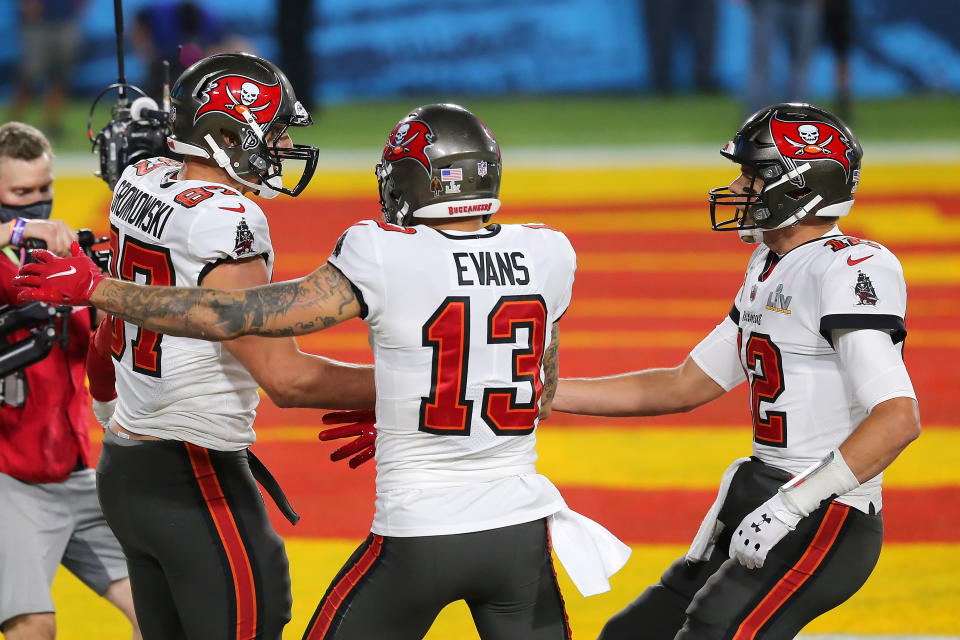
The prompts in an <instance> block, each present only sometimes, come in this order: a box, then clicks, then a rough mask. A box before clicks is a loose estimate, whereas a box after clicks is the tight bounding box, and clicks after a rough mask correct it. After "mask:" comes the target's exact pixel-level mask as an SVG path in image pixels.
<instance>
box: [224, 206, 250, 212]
mask: <svg viewBox="0 0 960 640" xmlns="http://www.w3.org/2000/svg"><path fill="white" fill-rule="evenodd" d="M220 208H221V209H223V210H224V211H236V212H237V213H243V212H244V211H246V209H244V208H243V205H242V204H241V205H240V206H238V207H220Z"/></svg>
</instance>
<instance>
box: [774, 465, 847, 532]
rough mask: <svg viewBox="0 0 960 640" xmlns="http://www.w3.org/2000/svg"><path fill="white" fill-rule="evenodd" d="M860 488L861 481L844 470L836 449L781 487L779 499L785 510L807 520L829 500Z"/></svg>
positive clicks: (845, 468)
mask: <svg viewBox="0 0 960 640" xmlns="http://www.w3.org/2000/svg"><path fill="white" fill-rule="evenodd" d="M859 486H860V481H859V480H857V477H856V476H855V475H853V472H852V471H851V470H850V467H848V466H847V463H846V461H844V459H843V456H842V455H840V450H839V449H834V450H833V451H831V452H830V453H828V454H827V456H826V457H825V458H824V459H823V460H821V461H820V462H818V463H817V464H815V465H813V466H812V467H810V468H809V469H807V470H806V471H804V472H803V473H801V474H800V475H798V476H797V477H795V478H793V479H792V480H791V481H790V482H788V483H786V484H785V485H783V486H782V487H780V495H781V496H783V502H784V504H785V505H786V506H787V508H788V509H790V510H791V511H793V512H794V513H795V514H797V515H799V516H803V517H806V516H808V515H810V513H811V512H812V511H816V510H817V508H818V507H819V506H820V503H821V502H823V501H824V500H826V499H827V498H829V497H831V496H842V495H843V494H845V493H847V492H849V491H852V490H854V489H856V488H857V487H859Z"/></svg>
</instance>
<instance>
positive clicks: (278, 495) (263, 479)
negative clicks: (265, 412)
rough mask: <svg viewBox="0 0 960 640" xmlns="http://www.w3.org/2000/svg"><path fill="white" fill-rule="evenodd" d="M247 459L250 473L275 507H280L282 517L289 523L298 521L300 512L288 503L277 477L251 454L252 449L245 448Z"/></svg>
mask: <svg viewBox="0 0 960 640" xmlns="http://www.w3.org/2000/svg"><path fill="white" fill-rule="evenodd" d="M247 461H248V462H249V464H250V473H252V474H253V477H254V479H255V480H256V481H257V482H258V483H260V486H261V487H263V488H264V489H266V491H267V493H268V494H269V495H270V497H271V498H273V502H274V503H275V504H276V505H277V508H278V509H280V513H282V514H283V517H285V518H286V519H287V520H288V521H290V524H297V523H298V522H300V514H298V513H297V512H296V511H294V510H293V505H291V504H290V501H289V500H288V499H287V496H286V494H284V493H283V489H281V488H280V483H279V482H277V479H276V478H274V477H273V474H272V473H270V470H269V469H267V465H265V464H263V462H261V461H260V458H258V457H257V456H255V455H253V451H250V449H247Z"/></svg>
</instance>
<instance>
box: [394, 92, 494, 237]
mask: <svg viewBox="0 0 960 640" xmlns="http://www.w3.org/2000/svg"><path fill="white" fill-rule="evenodd" d="M376 173H377V183H378V185H379V188H380V207H381V209H382V211H383V220H384V222H389V223H392V224H400V225H408V224H410V220H411V219H412V218H415V217H416V218H453V217H463V216H477V215H482V216H484V222H486V221H487V220H489V219H490V216H492V215H493V214H494V213H496V212H497V210H498V209H499V208H500V200H498V199H497V196H498V195H499V194H500V145H499V144H497V141H496V139H494V137H493V134H492V133H490V130H489V129H487V126H486V125H485V124H483V122H481V121H480V119H479V118H477V116H475V115H473V114H472V113H471V112H470V111H469V110H467V109H464V108H463V107H461V106H460V105H456V104H428V105H424V106H422V107H417V108H416V109H414V110H413V111H411V112H410V113H409V115H407V117H405V118H404V119H403V120H401V121H400V122H398V123H397V126H395V127H394V128H393V131H392V132H391V133H390V136H389V137H388V138H387V144H386V145H385V146H384V148H383V156H382V157H381V159H380V162H379V163H378V164H377V167H376Z"/></svg>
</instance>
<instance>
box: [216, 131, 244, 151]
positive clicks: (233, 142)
mask: <svg viewBox="0 0 960 640" xmlns="http://www.w3.org/2000/svg"><path fill="white" fill-rule="evenodd" d="M220 136H221V137H222V138H223V141H224V142H225V143H226V144H227V146H228V147H236V146H239V144H240V138H239V136H237V134H235V133H234V132H232V131H228V130H226V129H220Z"/></svg>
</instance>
